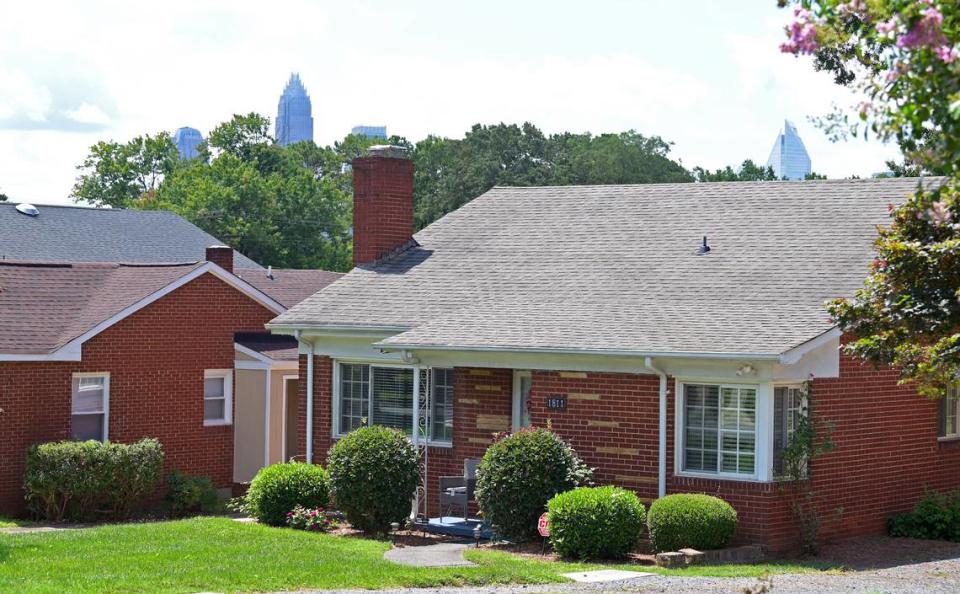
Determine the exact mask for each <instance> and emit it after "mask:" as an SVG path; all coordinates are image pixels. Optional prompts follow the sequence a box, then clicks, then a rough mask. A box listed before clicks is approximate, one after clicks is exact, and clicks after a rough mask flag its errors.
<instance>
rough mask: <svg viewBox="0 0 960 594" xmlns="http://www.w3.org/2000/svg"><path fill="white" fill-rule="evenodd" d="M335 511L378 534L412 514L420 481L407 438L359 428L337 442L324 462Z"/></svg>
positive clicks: (385, 430) (389, 431) (415, 456)
mask: <svg viewBox="0 0 960 594" xmlns="http://www.w3.org/2000/svg"><path fill="white" fill-rule="evenodd" d="M327 468H329V469H330V486H331V488H332V491H333V498H334V501H336V504H337V509H339V510H340V511H341V512H343V515H344V516H346V518H347V521H349V522H350V524H352V525H353V527H354V528H357V529H358V530H363V531H364V532H370V533H382V532H386V531H388V530H389V529H390V524H391V523H392V522H402V521H403V520H404V519H405V518H406V517H407V516H408V515H409V514H410V504H411V502H412V501H413V497H414V494H415V493H416V490H417V484H418V483H419V481H420V465H419V454H418V453H417V449H416V448H415V447H414V446H413V444H412V443H411V442H410V440H409V439H407V436H406V435H404V434H403V433H401V432H400V431H397V430H396V429H388V428H386V427H376V426H374V427H361V428H359V429H355V430H354V431H351V432H350V433H348V434H347V435H346V436H344V437H343V438H341V439H340V440H339V441H337V443H336V444H335V445H334V446H333V448H331V449H330V455H329V458H328V460H327Z"/></svg>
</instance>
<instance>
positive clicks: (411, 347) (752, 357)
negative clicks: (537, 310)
mask: <svg viewBox="0 0 960 594" xmlns="http://www.w3.org/2000/svg"><path fill="white" fill-rule="evenodd" d="M371 346H372V347H374V348H378V349H380V350H381V351H383V352H396V351H460V352H465V353H515V354H523V353H534V354H538V355H551V354H556V355H602V356H613V357H648V358H649V357H657V358H672V359H720V360H725V361H740V360H745V361H757V360H759V361H780V355H779V354H775V353H713V352H689V351H672V352H669V351H646V352H644V351H627V350H621V349H572V348H563V347H557V348H551V347H511V346H476V345H475V346H455V345H419V344H401V343H390V342H386V341H382V342H375V343H373V344H372V345H371Z"/></svg>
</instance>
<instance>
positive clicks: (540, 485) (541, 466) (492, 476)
mask: <svg viewBox="0 0 960 594" xmlns="http://www.w3.org/2000/svg"><path fill="white" fill-rule="evenodd" d="M592 474H593V471H592V469H590V468H588V467H587V465H586V464H584V463H583V461H582V460H580V458H579V456H577V453H576V452H575V451H573V448H571V447H570V446H569V445H568V444H567V443H566V442H564V441H563V440H562V439H560V438H559V437H558V436H557V435H556V434H554V433H552V432H551V431H548V430H546V429H538V428H530V429H522V430H520V431H518V432H516V433H513V434H511V435H508V436H506V437H503V438H501V439H498V440H497V441H495V442H494V443H493V444H492V445H491V446H490V447H489V448H487V451H486V453H485V454H484V455H483V459H482V460H481V461H480V465H479V467H478V468H477V488H476V493H475V495H476V499H477V505H478V506H479V507H480V513H481V514H483V517H484V519H485V520H487V521H488V522H489V523H490V524H492V525H493V527H494V529H495V530H496V531H497V534H498V535H500V536H501V537H503V538H506V539H508V540H513V541H518V542H520V541H524V540H527V539H529V538H533V537H535V536H536V535H537V519H538V518H539V517H540V515H541V514H542V513H543V512H545V511H546V509H547V502H548V501H550V499H551V498H552V497H553V496H554V495H556V494H558V493H563V492H564V491H569V490H570V489H574V488H576V487H580V486H583V485H587V484H589V483H590V478H591V476H592Z"/></svg>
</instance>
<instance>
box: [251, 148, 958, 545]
mask: <svg viewBox="0 0 960 594" xmlns="http://www.w3.org/2000/svg"><path fill="white" fill-rule="evenodd" d="M933 181H934V182H935V181H936V180H933ZM917 184H918V180H916V179H886V180H836V181H808V182H770V183H765V182H748V183H712V184H650V185H633V186H578V187H532V188H505V187H498V188H494V189H493V190H491V191H489V192H488V193H486V194H484V195H483V196H481V197H479V198H477V199H475V200H473V201H472V202H470V203H468V204H467V205H465V206H463V207H462V208H460V209H459V210H457V211H455V212H453V213H450V214H449V215H447V216H446V217H444V218H443V219H441V220H439V221H438V222H436V223H434V224H433V225H431V226H429V227H427V228H426V229H424V230H422V231H420V232H419V233H417V234H416V235H415V236H413V237H412V236H411V231H412V225H413V219H412V187H413V165H412V163H411V162H410V161H409V160H406V159H404V158H403V154H402V153H400V152H399V151H397V150H394V149H378V150H374V151H373V152H372V156H370V157H367V158H363V159H356V160H354V188H355V195H354V216H355V220H354V261H355V264H356V267H355V268H354V270H353V271H352V272H350V273H349V274H347V275H345V276H344V277H343V278H341V279H340V280H338V281H337V282H335V283H333V284H331V285H329V286H327V287H326V288H325V289H323V290H322V291H320V292H319V293H317V294H316V295H314V296H312V297H310V298H308V299H305V300H304V301H302V302H301V303H300V304H298V305H296V306H294V307H292V308H291V309H290V310H289V311H287V312H286V313H284V314H281V315H280V316H278V317H277V318H276V319H275V320H273V321H272V322H271V323H270V324H269V325H268V327H269V328H271V329H272V330H273V332H275V333H285V334H291V335H295V336H297V337H298V338H299V340H300V341H301V345H302V346H301V347H300V353H301V363H300V372H299V374H300V378H301V380H302V381H303V383H304V384H305V386H304V388H305V389H303V390H301V410H300V411H299V413H298V423H299V424H300V426H301V427H303V428H304V429H305V434H304V435H303V436H302V437H300V438H299V444H298V447H299V451H300V452H303V453H305V455H306V456H307V457H308V458H310V459H313V460H316V461H318V462H322V461H323V460H324V459H325V456H326V452H327V449H328V448H329V447H330V445H331V444H332V443H333V441H334V440H335V439H336V438H337V436H339V435H342V434H344V433H346V432H348V431H349V430H351V429H353V428H355V427H358V426H360V425H362V424H364V423H376V424H383V425H388V426H394V427H398V428H400V429H402V430H404V431H406V432H407V433H408V434H413V433H414V430H413V428H414V427H420V429H419V431H417V432H416V436H417V441H418V443H420V444H421V445H422V444H423V442H427V443H428V444H429V446H428V447H424V451H425V453H426V454H427V460H426V465H427V467H428V470H427V475H428V478H427V481H426V484H425V487H426V490H427V494H426V496H425V501H426V508H425V511H426V512H427V513H430V514H436V513H437V511H438V510H437V502H436V490H437V484H438V480H437V479H438V477H439V476H440V475H449V474H458V473H459V472H460V469H461V468H462V463H463V460H464V459H468V458H479V457H480V456H481V455H482V454H483V452H484V451H485V449H486V448H487V446H488V445H489V444H490V443H491V441H492V440H493V437H494V435H495V434H496V433H499V432H504V431H510V430H516V429H518V428H520V427H523V426H526V425H531V424H532V425H536V426H546V425H547V424H548V423H549V424H550V426H551V427H552V428H553V430H554V431H556V432H558V433H559V434H560V435H561V436H562V437H563V438H565V439H567V440H569V441H570V443H571V444H572V445H573V446H574V447H575V448H576V450H577V451H578V452H579V454H580V455H581V456H582V457H583V458H584V460H585V461H586V462H587V463H588V464H589V465H590V466H592V467H595V468H596V474H595V479H596V481H597V482H598V483H600V484H608V483H610V484H617V485H621V486H623V487H627V488H629V489H632V490H634V491H636V492H637V493H638V494H639V495H640V496H641V497H642V498H644V499H647V500H652V499H653V498H655V497H657V496H659V495H663V494H664V493H677V492H706V493H710V494H714V495H718V496H720V497H723V498H725V499H726V500H728V501H730V502H731V503H732V504H733V505H734V507H735V508H736V509H737V512H738V514H739V519H740V523H739V539H740V540H741V541H744V542H755V543H759V544H763V545H766V546H768V547H770V548H771V549H774V550H783V549H789V548H791V547H792V546H793V545H794V544H795V543H796V540H797V526H796V523H795V521H794V518H793V516H792V514H791V510H790V504H789V499H788V495H787V493H786V492H785V491H784V489H782V488H781V487H782V484H781V483H778V481H777V479H778V472H779V465H780V464H779V462H780V452H781V451H782V448H783V446H784V444H785V443H786V441H787V440H788V439H789V435H790V432H791V430H792V427H793V422H794V421H795V419H796V418H797V417H796V415H798V414H804V413H803V412H802V408H803V407H802V405H801V404H802V403H800V402H799V400H800V394H801V388H802V386H803V383H804V382H805V381H807V380H809V379H811V378H812V398H813V407H812V410H813V412H812V414H813V415H814V418H815V421H817V422H818V423H823V424H828V423H829V424H830V425H831V426H832V427H833V433H832V440H833V442H834V443H835V445H836V448H835V450H834V451H832V452H830V453H827V454H824V455H823V456H822V457H819V458H817V459H815V460H814V461H813V463H812V473H813V474H812V476H813V491H814V492H815V493H816V497H817V502H818V506H819V512H820V519H821V521H822V527H821V536H822V537H825V538H826V537H845V536H851V535H855V534H862V533H871V532H880V531H882V530H883V529H884V525H885V521H886V518H887V517H888V516H890V515H892V514H894V513H899V512H903V511H905V510H907V509H909V508H910V507H911V506H912V505H913V504H914V503H916V501H917V500H918V498H919V497H920V496H921V493H922V491H923V489H924V488H927V487H930V488H939V489H944V488H955V487H960V441H956V439H957V438H958V437H960V430H958V421H957V418H956V417H957V414H958V413H957V407H956V400H950V401H947V403H946V404H945V405H944V406H943V407H942V408H944V409H945V411H947V412H948V413H949V414H948V415H946V417H943V416H941V421H940V422H939V424H938V404H937V403H936V402H932V401H928V400H925V399H923V398H921V397H919V396H918V395H917V394H916V391H915V390H914V389H913V388H912V387H910V386H901V385H898V383H897V379H898V374H897V372H896V371H895V370H892V369H879V370H877V369H873V368H872V367H870V366H868V365H864V364H862V363H860V362H859V361H857V360H855V359H853V358H851V357H849V356H846V355H843V354H841V352H840V350H839V346H840V343H841V341H842V340H843V337H842V336H841V335H840V333H839V331H838V330H837V329H836V328H835V327H834V325H833V323H832V322H831V320H830V319H829V317H828V315H827V312H826V311H825V310H824V306H823V304H824V302H825V301H826V300H828V299H831V298H835V297H841V296H848V295H851V294H852V293H853V292H854V291H855V290H856V289H857V288H858V287H859V286H861V284H862V282H863V279H864V278H865V276H866V274H867V270H868V265H869V263H870V261H871V260H872V258H873V257H874V256H873V254H874V248H873V241H874V239H875V237H876V227H877V225H882V224H884V223H886V222H887V221H888V220H889V219H888V215H887V205H888V204H889V203H891V202H897V201H901V200H903V199H904V198H905V197H906V196H907V195H908V194H909V193H910V192H911V191H913V190H914V189H915V188H916V187H917ZM704 238H706V239H704ZM704 242H706V245H707V246H708V247H709V248H710V249H709V250H706V249H704V248H703V246H704ZM311 352H312V353H313V356H312V357H311V356H310V353H311ZM415 379H416V380H417V381H415ZM308 402H312V404H313V406H312V408H310V409H308V408H307V403H308ZM308 413H310V414H308ZM423 510H424V508H421V511H423Z"/></svg>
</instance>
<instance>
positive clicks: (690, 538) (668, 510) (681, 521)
mask: <svg viewBox="0 0 960 594" xmlns="http://www.w3.org/2000/svg"><path fill="white" fill-rule="evenodd" d="M647 523H648V525H649V528H650V545H651V546H652V547H653V550H654V551H656V552H658V553H661V552H664V551H676V550H678V549H683V548H693V549H698V550H701V551H704V550H709V549H722V548H723V547H725V546H727V545H728V544H730V541H731V540H733V535H734V532H736V529H737V512H736V510H734V509H733V507H732V506H731V505H730V504H729V503H727V502H726V501H724V500H722V499H719V498H717V497H712V496H710V495H702V494H690V493H680V494H676V495H667V496H666V497H661V498H660V499H657V500H656V501H654V502H653V504H652V505H651V506H650V511H649V513H648V514H647Z"/></svg>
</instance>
